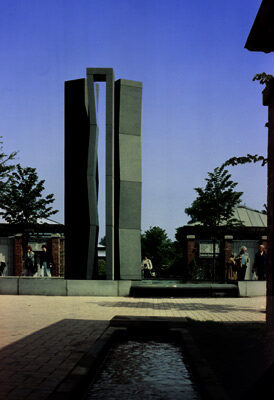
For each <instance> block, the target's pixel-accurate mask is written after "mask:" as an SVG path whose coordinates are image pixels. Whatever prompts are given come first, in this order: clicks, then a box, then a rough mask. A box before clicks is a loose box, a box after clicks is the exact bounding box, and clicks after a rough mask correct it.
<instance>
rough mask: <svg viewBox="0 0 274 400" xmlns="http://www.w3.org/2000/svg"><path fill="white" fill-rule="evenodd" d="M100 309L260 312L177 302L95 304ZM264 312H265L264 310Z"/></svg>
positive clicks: (216, 305) (227, 305)
mask: <svg viewBox="0 0 274 400" xmlns="http://www.w3.org/2000/svg"><path fill="white" fill-rule="evenodd" d="M96 304H98V305H99V306H101V307H111V308H114V307H115V308H138V309H140V308H143V309H153V310H168V309H172V310H175V311H209V312H215V313H230V312H232V311H237V312H238V311H248V312H253V313H258V312H259V311H260V310H257V309H254V307H240V306H239V304H237V305H229V304H209V303H205V304H203V303H198V302H194V303H187V302H184V303H177V302H171V301H170V302H164V301H161V302H159V303H152V302H146V301H140V300H139V301H136V302H135V301H131V302H126V301H117V302H110V301H109V302H98V303H96ZM264 311H265V310H264Z"/></svg>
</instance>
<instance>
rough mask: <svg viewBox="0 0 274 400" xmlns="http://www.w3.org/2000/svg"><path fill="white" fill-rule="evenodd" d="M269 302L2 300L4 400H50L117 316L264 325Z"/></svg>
mask: <svg viewBox="0 0 274 400" xmlns="http://www.w3.org/2000/svg"><path fill="white" fill-rule="evenodd" d="M265 303H266V299H265V297H256V298H255V297H254V298H182V299H179V298H176V299H175V298H161V299H158V298H157V299H151V298H146V299H142V298H128V297H50V296H49V297H46V296H9V295H2V296H1V297H0V345H1V351H0V365H1V374H0V399H13V400H21V399H29V400H37V399H39V400H43V399H47V398H48V397H49V395H50V394H51V393H52V392H53V390H54V389H55V388H56V386H57V385H58V384H59V383H60V382H61V381H62V380H63V379H64V378H65V377H66V375H67V374H68V373H69V372H70V371H71V370H72V369H73V367H74V366H75V364H76V363H77V362H78V361H79V360H80V358H81V357H82V356H83V354H84V353H85V352H86V351H87V350H88V348H89V347H90V346H91V345H92V344H93V343H94V342H95V341H96V339H98V337H99V336H100V335H101V334H102V333H103V332H104V331H105V329H106V328H107V326H108V323H109V320H110V319H111V318H112V317H114V316H115V315H124V316H125V315H131V316H162V317H180V318H185V317H188V318H191V319H192V320H197V321H215V322H222V321H223V322H249V323H250V322H264V321H265V312H264V311H265Z"/></svg>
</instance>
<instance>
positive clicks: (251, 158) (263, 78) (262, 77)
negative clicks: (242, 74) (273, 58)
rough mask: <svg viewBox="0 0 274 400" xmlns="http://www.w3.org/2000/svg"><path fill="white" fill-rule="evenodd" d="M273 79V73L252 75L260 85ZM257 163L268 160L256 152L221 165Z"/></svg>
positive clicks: (234, 158)
mask: <svg viewBox="0 0 274 400" xmlns="http://www.w3.org/2000/svg"><path fill="white" fill-rule="evenodd" d="M273 79H274V76H273V75H270V74H266V73H265V72H262V73H260V74H256V75H254V77H253V79H252V80H253V81H259V82H260V84H261V85H266V86H267V85H268V84H269V82H271V81H272V80H273ZM265 126H266V127H268V123H266V124H265ZM252 162H253V163H257V162H261V163H262V164H261V165H262V167H263V166H264V165H265V164H267V162H268V160H267V158H266V157H264V156H258V154H255V155H251V154H247V155H246V156H242V157H231V158H230V159H229V160H227V161H226V162H224V164H223V165H222V167H227V166H229V165H232V166H235V165H239V164H249V163H252Z"/></svg>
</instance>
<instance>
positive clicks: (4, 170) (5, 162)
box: [0, 136, 17, 208]
mask: <svg viewBox="0 0 274 400" xmlns="http://www.w3.org/2000/svg"><path fill="white" fill-rule="evenodd" d="M1 139H2V136H0V208H2V196H3V194H4V193H5V190H6V188H7V186H8V181H9V177H10V174H11V172H12V171H13V170H14V168H15V166H14V165H12V164H10V162H11V161H13V160H14V158H15V156H16V154H17V152H16V151H14V152H12V153H11V154H6V153H5V152H4V150H3V142H2V141H1Z"/></svg>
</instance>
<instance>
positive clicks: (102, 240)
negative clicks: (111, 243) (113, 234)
mask: <svg viewBox="0 0 274 400" xmlns="http://www.w3.org/2000/svg"><path fill="white" fill-rule="evenodd" d="M99 244H100V245H101V246H106V245H107V239H106V235H105V236H103V237H101V239H100V242H99Z"/></svg>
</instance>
